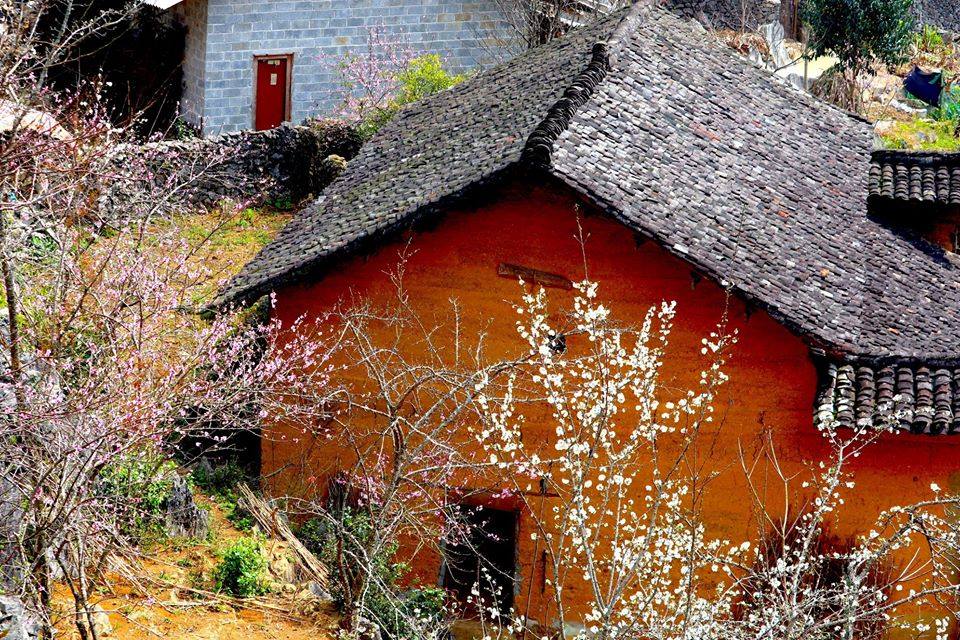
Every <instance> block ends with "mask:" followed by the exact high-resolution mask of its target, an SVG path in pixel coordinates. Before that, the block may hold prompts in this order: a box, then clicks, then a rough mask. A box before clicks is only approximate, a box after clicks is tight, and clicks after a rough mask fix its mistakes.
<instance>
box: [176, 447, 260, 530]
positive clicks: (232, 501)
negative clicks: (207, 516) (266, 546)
mask: <svg viewBox="0 0 960 640" xmlns="http://www.w3.org/2000/svg"><path fill="white" fill-rule="evenodd" d="M191 477H192V478H193V483H194V484H195V485H196V486H197V487H199V488H200V489H202V490H203V491H204V492H205V493H207V494H208V495H209V496H211V497H212V498H213V499H215V500H216V501H217V504H219V505H220V508H221V509H223V510H224V512H225V513H226V514H227V520H229V521H230V522H231V523H232V524H233V526H234V527H236V528H237V529H239V530H240V531H249V530H250V529H252V528H253V518H252V517H251V515H250V512H249V511H247V510H246V509H244V508H243V507H241V506H240V505H239V504H238V503H237V500H238V496H237V492H236V487H237V485H238V484H240V483H241V482H246V481H247V480H248V479H249V478H248V477H247V472H246V470H245V469H244V468H243V467H241V466H240V465H239V464H237V463H236V462H234V461H232V460H231V461H228V462H225V463H224V464H221V465H218V466H216V467H208V466H206V465H198V466H197V467H196V468H195V469H194V470H193V474H192V476H191Z"/></svg>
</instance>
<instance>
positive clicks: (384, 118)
mask: <svg viewBox="0 0 960 640" xmlns="http://www.w3.org/2000/svg"><path fill="white" fill-rule="evenodd" d="M463 79H464V76H463V75H462V74H452V73H450V72H449V71H447V70H446V69H444V68H443V60H441V58H440V56H439V55H437V54H435V53H431V54H427V55H423V56H419V57H417V58H413V59H412V60H410V62H409V63H407V66H406V68H404V69H402V70H401V71H399V72H398V73H397V74H396V77H395V80H396V91H395V93H394V94H393V96H392V97H391V98H390V99H389V100H387V101H386V104H383V105H380V106H376V107H374V109H373V110H372V111H371V112H370V114H369V115H368V116H367V117H365V118H364V119H363V121H362V122H361V123H360V133H361V135H363V136H364V137H365V138H369V137H370V136H372V135H373V134H374V133H376V132H377V131H379V130H380V128H381V127H383V125H385V124H386V123H388V122H390V120H392V119H393V117H394V116H395V115H397V112H399V111H400V109H402V108H403V107H405V106H407V105H408V104H413V103H414V102H419V101H420V100H423V99H424V98H426V97H427V96H432V95H433V94H435V93H440V92H441V91H445V90H447V89H449V88H450V87H452V86H453V85H455V84H457V83H459V82H461V81H462V80H463Z"/></svg>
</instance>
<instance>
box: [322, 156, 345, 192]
mask: <svg viewBox="0 0 960 640" xmlns="http://www.w3.org/2000/svg"><path fill="white" fill-rule="evenodd" d="M346 168H347V160H346V159H345V158H344V157H343V156H338V155H336V154H330V155H329V156H327V157H326V158H324V159H323V160H321V161H320V164H319V166H318V167H317V181H318V183H319V184H321V185H322V186H326V185H328V184H330V183H331V182H333V181H334V180H335V179H336V177H337V176H339V175H340V174H341V173H343V171H344V170H345V169H346Z"/></svg>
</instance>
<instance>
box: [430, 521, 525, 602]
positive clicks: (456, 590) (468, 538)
mask: <svg viewBox="0 0 960 640" xmlns="http://www.w3.org/2000/svg"><path fill="white" fill-rule="evenodd" d="M457 517H458V518H459V520H460V521H461V522H462V523H463V524H464V525H465V530H466V531H467V533H466V534H465V536H464V538H465V539H464V540H463V541H461V542H459V543H457V544H451V545H448V546H447V547H446V549H445V558H444V569H443V586H444V587H445V588H446V589H448V590H449V591H451V592H453V594H454V595H455V596H456V598H457V600H458V601H459V602H460V604H461V606H463V612H464V617H472V616H474V615H476V614H477V610H476V603H473V604H472V605H468V604H467V598H468V596H470V593H471V591H472V590H473V587H474V585H477V586H478V587H479V590H480V599H481V601H482V603H483V605H484V606H485V607H486V606H491V605H493V604H494V603H495V604H496V606H497V610H498V611H500V612H501V613H503V614H506V613H507V612H509V611H510V608H511V607H513V589H514V578H515V575H516V555H517V513H516V512H515V511H505V510H502V509H493V508H491V507H485V506H476V505H464V506H461V507H460V508H459V510H458V514H457Z"/></svg>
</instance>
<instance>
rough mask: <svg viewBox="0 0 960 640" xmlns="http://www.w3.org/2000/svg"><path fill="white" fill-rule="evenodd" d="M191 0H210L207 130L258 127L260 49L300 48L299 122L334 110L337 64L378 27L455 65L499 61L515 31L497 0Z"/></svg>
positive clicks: (296, 57) (295, 88)
mask: <svg viewBox="0 0 960 640" xmlns="http://www.w3.org/2000/svg"><path fill="white" fill-rule="evenodd" d="M187 2H206V3H207V33H206V73H205V77H204V79H203V86H204V91H205V94H206V95H205V100H204V105H203V107H204V115H203V119H204V123H203V130H204V133H206V134H215V133H218V132H228V131H237V130H240V129H246V128H250V127H251V126H252V119H253V104H252V102H253V82H254V79H253V58H254V56H255V55H268V54H293V71H292V78H293V83H292V92H291V96H292V100H291V102H292V104H291V110H292V113H291V120H292V121H293V122H300V121H302V120H303V119H304V118H306V117H309V116H315V115H317V114H324V113H329V111H330V109H331V108H332V107H333V106H334V104H335V102H336V97H337V90H338V87H339V83H338V81H337V78H336V74H335V66H336V64H337V63H338V62H339V61H340V60H342V59H343V57H344V56H345V55H347V54H348V53H351V52H361V51H363V50H364V49H365V48H366V47H367V45H368V42H369V33H370V30H371V29H373V28H376V27H383V28H384V30H385V32H386V33H387V34H392V35H402V37H403V38H404V40H405V41H406V42H407V43H408V44H409V46H410V48H411V49H412V50H413V51H414V52H416V53H439V54H441V55H442V56H443V57H444V60H445V61H446V63H447V64H448V65H449V67H450V68H451V69H452V70H455V71H463V70H467V69H473V68H475V67H478V66H482V65H485V64H488V63H492V62H496V61H497V59H498V55H497V54H496V53H495V52H496V51H497V49H498V48H502V45H503V40H504V36H505V34H507V33H508V29H507V28H506V26H505V24H504V22H503V21H502V20H500V17H499V16H500V14H499V12H498V11H497V2H496V0H360V1H359V2H340V1H335V0H276V1H272V2H254V1H253V0H187ZM188 26H189V25H188Z"/></svg>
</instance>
